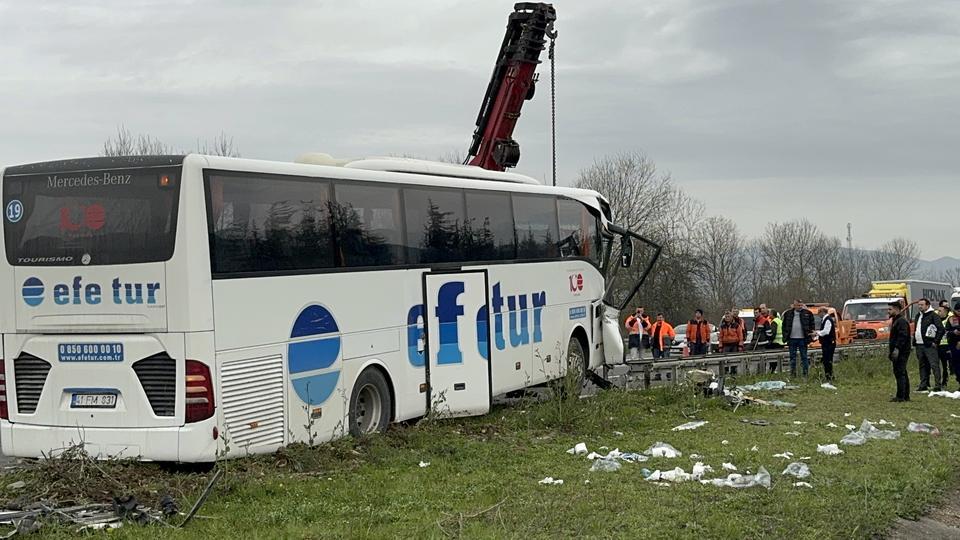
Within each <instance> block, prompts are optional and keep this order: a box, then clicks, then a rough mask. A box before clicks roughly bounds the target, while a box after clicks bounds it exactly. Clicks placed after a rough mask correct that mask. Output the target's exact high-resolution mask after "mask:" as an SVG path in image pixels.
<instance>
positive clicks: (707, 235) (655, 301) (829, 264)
mask: <svg viewBox="0 0 960 540" xmlns="http://www.w3.org/2000/svg"><path fill="white" fill-rule="evenodd" d="M576 186H577V187H580V188H586V189H593V190H595V191H598V192H600V193H602V194H603V195H604V196H605V197H606V198H607V200H608V201H609V202H610V205H611V210H612V212H613V216H614V220H615V221H616V222H618V223H619V224H620V225H623V226H626V227H627V228H629V229H631V230H634V231H637V232H639V233H641V234H642V235H644V236H646V237H647V238H649V239H651V240H653V241H654V242H657V243H658V244H660V245H661V246H663V253H662V254H661V257H660V259H659V261H658V263H657V265H656V266H655V267H654V269H653V271H652V272H651V274H650V276H649V277H648V279H647V282H646V284H645V285H644V287H643V288H642V289H641V290H640V293H639V294H638V295H637V297H636V298H634V299H633V305H631V306H629V307H628V309H630V310H632V309H633V308H634V307H635V306H640V305H643V306H644V307H646V308H647V312H648V313H650V312H654V313H656V312H663V313H664V315H665V316H666V317H667V319H668V320H671V321H674V322H676V323H681V322H684V321H686V320H687V319H689V318H690V316H691V315H692V313H693V311H694V310H695V309H698V308H700V309H704V310H705V311H706V313H707V315H708V317H710V318H711V320H714V321H717V320H719V317H720V315H721V314H722V313H723V312H724V311H726V310H728V309H730V308H733V307H747V306H757V305H759V304H761V303H765V304H767V305H769V306H771V307H773V308H774V309H778V310H782V309H784V308H785V307H787V306H789V305H790V304H791V303H792V301H793V299H795V298H799V299H802V300H804V301H806V302H827V303H829V304H831V305H833V306H836V307H840V306H842V305H843V302H844V301H846V300H848V299H850V298H856V297H858V296H860V295H862V294H863V293H865V292H866V291H868V290H869V289H870V282H871V281H875V280H883V279H902V278H918V277H923V278H928V279H934V280H937V281H944V282H949V283H953V284H954V285H955V286H960V268H957V269H955V270H952V271H950V272H945V273H943V275H933V276H919V275H918V273H919V268H920V264H919V256H920V249H919V247H918V246H917V243H916V242H914V241H913V240H910V239H907V238H894V239H891V240H890V241H888V242H886V243H885V244H883V245H882V246H880V248H879V249H877V250H872V251H868V250H864V249H858V248H853V249H850V248H848V247H847V246H845V245H844V244H843V242H842V241H841V240H840V238H837V237H834V236H831V235H829V234H826V233H825V232H824V231H823V230H821V229H820V228H819V227H818V226H817V225H815V224H814V223H812V222H810V221H809V220H807V219H805V218H801V219H796V220H790V221H784V222H774V223H770V224H768V225H767V226H766V227H765V228H764V229H763V231H762V232H760V234H759V235H757V236H755V237H750V236H747V235H746V234H745V233H744V232H743V231H741V230H740V229H739V228H738V227H737V224H736V223H735V222H734V221H733V220H732V219H730V218H728V217H724V216H707V215H706V209H705V207H704V205H703V203H701V202H700V201H697V200H696V199H695V198H694V197H691V196H690V195H689V194H687V193H686V192H685V191H683V190H682V189H681V188H680V187H678V186H677V184H676V183H675V182H674V181H673V178H672V177H671V176H670V174H669V173H664V172H661V171H658V170H657V167H656V164H655V163H654V162H653V161H652V160H651V159H649V158H648V157H647V156H645V155H644V154H642V153H639V152H630V153H621V154H616V155H612V156H607V157H604V158H601V159H598V160H596V161H595V162H594V163H593V165H591V166H589V167H587V168H585V169H584V170H582V171H581V172H580V174H579V177H578V179H577V181H576ZM646 256H650V253H647V254H646ZM641 258H642V257H641ZM642 262H643V261H642V260H638V261H637V263H635V264H634V268H633V269H631V270H629V271H626V272H623V271H619V270H617V269H616V268H614V267H612V266H610V267H608V272H610V273H611V275H609V276H608V279H612V280H613V289H614V292H615V293H616V292H621V293H622V292H624V291H627V290H628V289H629V287H630V285H631V284H632V283H634V282H635V280H636V278H637V277H638V273H639V271H640V268H638V267H642V266H643V264H642Z"/></svg>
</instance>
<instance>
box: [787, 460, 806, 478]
mask: <svg viewBox="0 0 960 540" xmlns="http://www.w3.org/2000/svg"><path fill="white" fill-rule="evenodd" d="M780 474H781V475H783V476H786V475H788V474H789V475H790V476H795V477H797V478H800V479H801V480H802V479H804V478H807V477H809V476H810V466H809V465H807V464H806V463H801V462H799V461H794V462H793V463H791V464H790V465H787V468H786V469H784V470H783V472H782V473H780Z"/></svg>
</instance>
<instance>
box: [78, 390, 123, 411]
mask: <svg viewBox="0 0 960 540" xmlns="http://www.w3.org/2000/svg"><path fill="white" fill-rule="evenodd" d="M70 406H71V407H73V408H77V409H112V408H114V407H116V406H117V395H116V394H73V398H72V399H71V400H70Z"/></svg>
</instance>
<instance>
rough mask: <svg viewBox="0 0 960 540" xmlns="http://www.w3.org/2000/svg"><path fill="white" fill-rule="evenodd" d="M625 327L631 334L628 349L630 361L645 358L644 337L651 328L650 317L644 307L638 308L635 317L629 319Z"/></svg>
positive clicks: (628, 338) (628, 339)
mask: <svg viewBox="0 0 960 540" xmlns="http://www.w3.org/2000/svg"><path fill="white" fill-rule="evenodd" d="M623 325H624V326H625V327H626V328H627V332H628V333H629V335H628V336H627V348H628V349H629V350H630V359H631V360H640V359H641V358H643V339H642V336H643V334H644V332H645V329H646V328H649V327H650V317H647V316H646V314H645V313H644V309H643V308H642V307H638V308H637V311H636V312H635V313H634V314H633V315H630V316H629V317H627V320H626V321H625V322H624V323H623Z"/></svg>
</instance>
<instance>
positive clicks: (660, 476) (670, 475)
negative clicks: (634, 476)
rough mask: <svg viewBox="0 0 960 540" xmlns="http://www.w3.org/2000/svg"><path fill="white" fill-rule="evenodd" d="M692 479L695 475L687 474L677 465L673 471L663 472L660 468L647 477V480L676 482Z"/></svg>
mask: <svg viewBox="0 0 960 540" xmlns="http://www.w3.org/2000/svg"><path fill="white" fill-rule="evenodd" d="M691 479H693V476H691V475H690V474H687V472H686V471H684V470H683V469H681V468H680V467H677V468H675V469H673V470H672V471H663V472H661V471H660V470H656V471H653V472H652V473H650V476H647V477H646V478H645V480H646V481H647V482H673V483H675V484H679V483H680V482H687V481H689V480H691Z"/></svg>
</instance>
